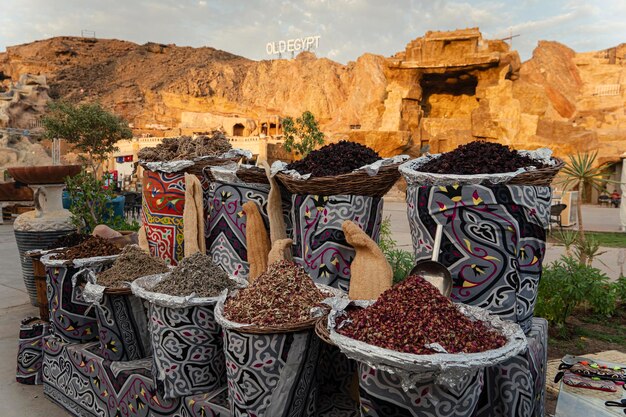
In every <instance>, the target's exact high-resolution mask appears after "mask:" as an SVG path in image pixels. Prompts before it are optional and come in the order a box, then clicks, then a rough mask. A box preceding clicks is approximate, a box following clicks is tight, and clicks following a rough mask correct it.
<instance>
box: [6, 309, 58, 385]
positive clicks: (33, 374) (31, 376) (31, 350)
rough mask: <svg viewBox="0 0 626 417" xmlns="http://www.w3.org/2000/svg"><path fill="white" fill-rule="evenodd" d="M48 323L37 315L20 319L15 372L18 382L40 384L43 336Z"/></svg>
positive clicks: (47, 328)
mask: <svg viewBox="0 0 626 417" xmlns="http://www.w3.org/2000/svg"><path fill="white" fill-rule="evenodd" d="M49 330H50V324H49V323H48V322H46V321H43V320H41V319H40V318H39V317H28V318H26V319H24V320H22V323H21V325H20V336H19V339H18V346H17V373H16V376H15V380H16V381H17V382H19V383H20V384H27V385H39V384H42V383H43V381H42V378H41V376H42V375H41V367H42V363H43V350H42V344H43V338H44V337H46V336H48V333H49Z"/></svg>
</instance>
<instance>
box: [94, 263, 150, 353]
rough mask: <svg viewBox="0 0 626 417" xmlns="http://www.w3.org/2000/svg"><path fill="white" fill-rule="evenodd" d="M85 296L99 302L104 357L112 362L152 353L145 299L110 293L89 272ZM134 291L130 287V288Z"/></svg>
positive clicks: (97, 310)
mask: <svg viewBox="0 0 626 417" xmlns="http://www.w3.org/2000/svg"><path fill="white" fill-rule="evenodd" d="M89 281H90V282H88V283H87V284H86V285H85V289H84V291H83V299H84V300H85V301H87V302H91V303H93V304H94V305H95V309H96V319H97V320H98V339H99V343H100V356H102V357H103V358H105V359H108V360H111V361H132V360H139V359H144V358H147V357H148V356H150V354H151V353H152V347H151V345H150V335H149V333H148V320H147V318H146V310H145V308H144V306H143V302H142V301H141V299H140V298H139V297H136V296H134V295H133V294H130V293H129V294H123V293H107V292H105V291H104V290H105V287H103V286H101V285H97V284H95V283H94V282H96V275H95V274H94V273H90V274H89ZM128 291H129V292H130V288H129V290H128Z"/></svg>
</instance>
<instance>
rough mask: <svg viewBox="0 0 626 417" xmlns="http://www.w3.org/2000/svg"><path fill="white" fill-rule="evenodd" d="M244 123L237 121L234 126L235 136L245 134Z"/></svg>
mask: <svg viewBox="0 0 626 417" xmlns="http://www.w3.org/2000/svg"><path fill="white" fill-rule="evenodd" d="M244 129H245V127H244V125H242V124H241V123H237V124H235V125H234V126H233V136H243V130H244Z"/></svg>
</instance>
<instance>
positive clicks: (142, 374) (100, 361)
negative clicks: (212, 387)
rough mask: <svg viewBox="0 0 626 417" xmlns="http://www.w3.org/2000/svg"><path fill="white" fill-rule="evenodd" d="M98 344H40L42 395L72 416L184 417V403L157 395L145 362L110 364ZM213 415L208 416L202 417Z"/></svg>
mask: <svg viewBox="0 0 626 417" xmlns="http://www.w3.org/2000/svg"><path fill="white" fill-rule="evenodd" d="M98 350H99V346H98V343H96V342H93V343H88V344H86V345H77V344H73V343H70V344H66V343H63V342H61V341H59V340H58V339H56V338H55V337H48V338H46V340H45V343H44V352H45V355H44V365H43V375H44V386H43V391H44V394H45V395H46V396H47V397H48V398H49V399H51V400H52V401H54V402H55V403H57V404H58V405H60V406H61V407H63V408H64V409H66V410H67V411H68V412H69V413H70V414H71V415H74V416H105V417H114V416H128V417H166V416H167V417H189V416H190V413H188V412H187V410H186V408H185V404H184V401H182V400H178V399H173V400H168V399H164V398H163V397H162V396H161V395H160V394H159V393H158V392H157V390H156V388H155V386H154V382H153V381H152V375H151V373H150V361H149V360H147V359H143V360H138V361H129V362H111V361H108V360H106V359H104V358H102V357H101V356H100V355H99V354H98ZM206 415H207V416H212V414H208V413H207V414H206Z"/></svg>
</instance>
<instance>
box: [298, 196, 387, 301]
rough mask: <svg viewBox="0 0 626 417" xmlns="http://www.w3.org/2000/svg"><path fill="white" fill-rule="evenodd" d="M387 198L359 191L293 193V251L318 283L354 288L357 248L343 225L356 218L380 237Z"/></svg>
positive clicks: (369, 232)
mask: <svg viewBox="0 0 626 417" xmlns="http://www.w3.org/2000/svg"><path fill="white" fill-rule="evenodd" d="M382 213H383V199H382V198H380V197H366V196H358V195H335V196H317V195H293V196H292V210H291V216H292V223H293V255H294V260H295V261H296V262H297V263H298V264H300V265H302V267H303V268H304V269H305V270H306V272H307V273H308V274H309V275H310V276H311V278H313V280H314V281H315V282H316V283H318V284H325V285H329V286H331V287H335V288H339V289H341V290H344V291H346V292H347V291H348V290H349V289H350V263H351V262H352V259H354V255H355V251H354V249H353V248H352V246H350V245H349V244H348V242H346V239H345V236H344V234H343V230H342V229H341V225H342V224H343V222H344V221H346V220H352V221H353V222H354V223H356V224H357V225H359V227H361V229H363V231H365V233H367V235H368V236H370V237H371V238H372V239H374V240H375V241H378V235H379V233H380V223H381V221H382Z"/></svg>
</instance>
